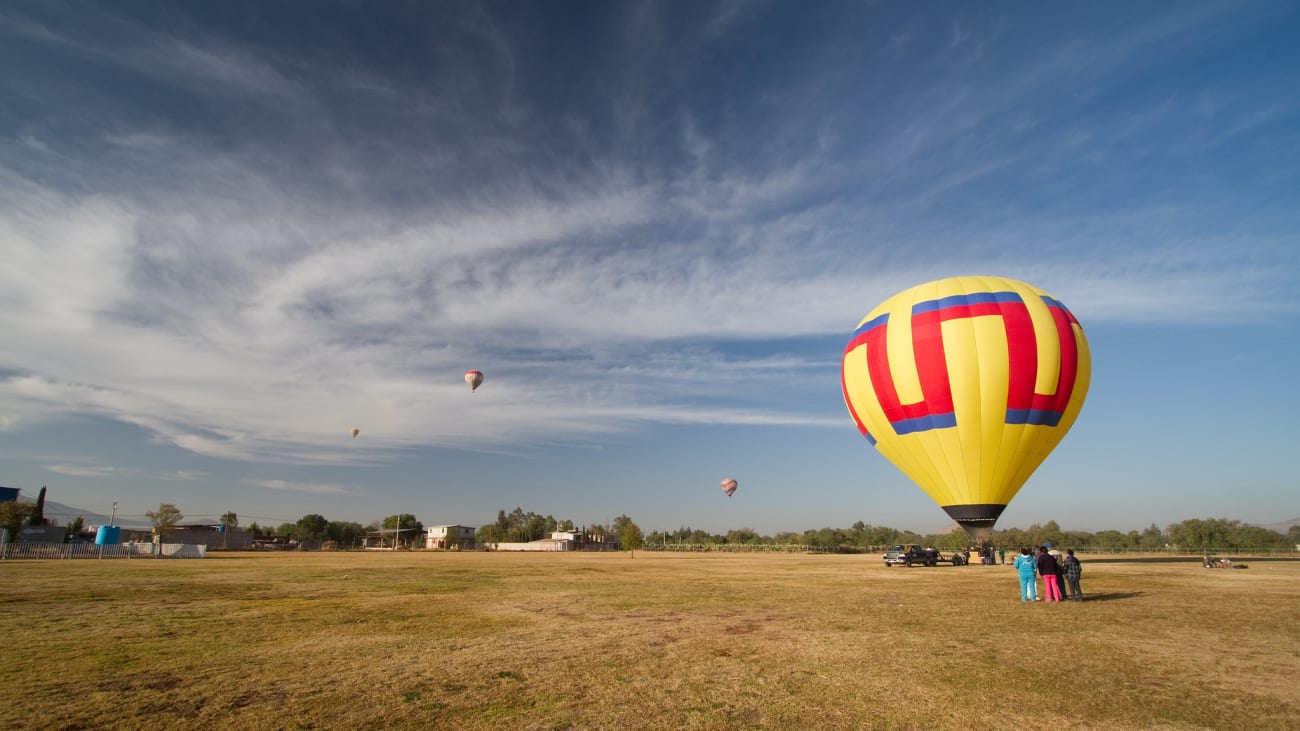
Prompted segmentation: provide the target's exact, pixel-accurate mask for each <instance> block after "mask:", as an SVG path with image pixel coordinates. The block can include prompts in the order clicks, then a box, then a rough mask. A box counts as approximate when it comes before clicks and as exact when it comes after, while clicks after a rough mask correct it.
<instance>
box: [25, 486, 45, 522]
mask: <svg viewBox="0 0 1300 731" xmlns="http://www.w3.org/2000/svg"><path fill="white" fill-rule="evenodd" d="M27 524H28V525H30V526H41V525H45V524H46V520H45V485H41V491H40V493H39V494H38V495H37V497H36V509H35V510H34V511H33V512H32V515H31V517H30V518H28V519H27Z"/></svg>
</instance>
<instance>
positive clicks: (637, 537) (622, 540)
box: [614, 516, 645, 556]
mask: <svg viewBox="0 0 1300 731" xmlns="http://www.w3.org/2000/svg"><path fill="white" fill-rule="evenodd" d="M621 517H624V518H626V517H627V516H621ZM614 523H615V524H616V525H618V524H619V523H618V520H615V521H614ZM617 535H618V546H619V548H620V549H622V550H624V551H630V552H632V555H633V556H635V555H636V549H638V548H641V547H642V546H644V545H645V536H644V535H643V534H642V533H641V527H640V526H638V525H637V524H636V523H633V522H632V519H631V518H628V519H627V520H626V521H624V522H623V523H622V524H621V525H619V529H618V534H617Z"/></svg>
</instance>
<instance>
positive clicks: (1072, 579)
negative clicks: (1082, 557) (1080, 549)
mask: <svg viewBox="0 0 1300 731" xmlns="http://www.w3.org/2000/svg"><path fill="white" fill-rule="evenodd" d="M1082 575H1083V564H1081V563H1079V559H1077V558H1075V557H1074V549H1073V548H1070V549H1066V551H1065V581H1066V582H1067V583H1068V584H1069V585H1070V599H1071V600H1072V601H1076V602H1081V601H1083V589H1080V588H1079V577H1080V576H1082Z"/></svg>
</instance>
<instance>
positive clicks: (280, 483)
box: [244, 480, 350, 495]
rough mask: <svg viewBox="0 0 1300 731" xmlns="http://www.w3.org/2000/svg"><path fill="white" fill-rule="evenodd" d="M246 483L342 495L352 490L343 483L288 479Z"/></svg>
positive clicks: (271, 488) (316, 493)
mask: <svg viewBox="0 0 1300 731" xmlns="http://www.w3.org/2000/svg"><path fill="white" fill-rule="evenodd" d="M244 482H245V483H246V484H249V485H253V486H254V487H261V488H265V489H267V490H277V491H278V490H284V491H288V492H305V493H311V494H314V495H342V494H345V493H348V492H350V490H348V489H347V488H345V487H343V486H342V485H330V484H313V483H307V482H290V481H288V480H245V481H244Z"/></svg>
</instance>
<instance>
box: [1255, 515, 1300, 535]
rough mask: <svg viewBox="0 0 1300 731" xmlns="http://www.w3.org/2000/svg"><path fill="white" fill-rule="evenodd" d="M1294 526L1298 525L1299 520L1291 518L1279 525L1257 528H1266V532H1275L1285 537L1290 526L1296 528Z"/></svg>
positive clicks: (1272, 524) (1271, 524)
mask: <svg viewBox="0 0 1300 731" xmlns="http://www.w3.org/2000/svg"><path fill="white" fill-rule="evenodd" d="M1296 525H1300V518H1292V519H1290V520H1284V521H1282V522H1281V523H1269V524H1268V525H1261V526H1259V527H1260V528H1267V529H1268V530H1275V531H1277V532H1278V533H1281V534H1283V535H1285V534H1286V533H1287V532H1288V531H1290V530H1291V527H1292V526H1296Z"/></svg>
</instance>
